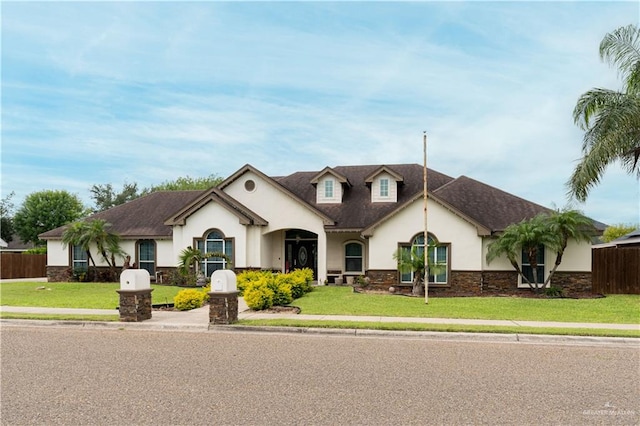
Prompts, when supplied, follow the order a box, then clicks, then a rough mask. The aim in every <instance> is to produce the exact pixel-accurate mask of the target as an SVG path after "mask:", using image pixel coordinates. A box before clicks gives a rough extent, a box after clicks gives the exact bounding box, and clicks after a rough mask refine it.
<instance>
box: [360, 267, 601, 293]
mask: <svg viewBox="0 0 640 426" xmlns="http://www.w3.org/2000/svg"><path fill="white" fill-rule="evenodd" d="M366 276H367V277H369V279H370V288H372V289H375V290H384V291H386V290H388V289H389V287H395V288H396V291H397V292H400V293H410V292H411V285H407V284H402V285H400V284H399V283H398V271H395V270H369V271H367V273H366ZM552 284H553V285H555V286H557V287H561V288H562V289H563V290H564V293H565V295H571V294H576V293H591V273H590V272H556V273H555V274H554V276H553V279H552ZM530 293H531V290H530V289H528V288H518V273H517V272H516V271H484V272H483V271H451V273H450V279H449V285H447V286H442V285H436V284H431V285H429V294H433V295H436V296H437V295H441V296H482V295H487V296H489V295H497V294H508V295H526V294H530Z"/></svg>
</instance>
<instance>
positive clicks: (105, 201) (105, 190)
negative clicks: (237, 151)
mask: <svg viewBox="0 0 640 426" xmlns="http://www.w3.org/2000/svg"><path fill="white" fill-rule="evenodd" d="M222 180H223V179H222V178H221V177H218V176H216V175H215V174H212V175H209V176H207V177H201V178H192V177H190V176H186V177H179V178H177V179H176V180H171V181H165V182H163V183H161V184H159V185H153V186H150V187H149V188H144V189H142V191H138V184H137V183H135V182H134V183H128V182H125V183H124V184H123V185H122V191H120V192H116V190H115V189H114V188H113V185H112V184H110V183H106V184H96V185H93V186H92V187H91V188H89V191H90V192H91V198H92V199H93V201H94V202H95V209H94V212H101V211H104V210H108V209H110V208H112V207H115V206H119V205H120V204H124V203H126V202H128V201H131V200H135V199H136V198H139V197H141V196H143V195H147V194H150V193H152V192H156V191H184V190H200V189H201V190H205V189H209V188H211V187H213V186H216V185H218V184H219V183H220V182H222Z"/></svg>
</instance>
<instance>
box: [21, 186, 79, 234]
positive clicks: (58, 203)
mask: <svg viewBox="0 0 640 426" xmlns="http://www.w3.org/2000/svg"><path fill="white" fill-rule="evenodd" d="M84 214H85V208H84V206H83V205H82V202H81V201H80V199H79V198H78V197H77V196H76V195H74V194H70V193H69V192H67V191H52V190H48V191H38V192H33V193H31V194H29V195H27V197H26V198H25V200H24V202H23V203H22V206H21V207H20V208H19V209H18V211H17V212H16V214H15V215H14V217H13V220H14V226H15V230H16V233H17V234H18V236H20V239H21V240H22V241H24V242H25V243H34V244H36V245H42V244H43V241H41V240H40V239H39V238H38V235H40V234H41V233H43V232H46V231H50V230H51V229H54V228H57V227H59V226H63V225H66V224H68V223H71V222H73V221H75V220H78V219H79V218H81V217H82V216H83V215H84Z"/></svg>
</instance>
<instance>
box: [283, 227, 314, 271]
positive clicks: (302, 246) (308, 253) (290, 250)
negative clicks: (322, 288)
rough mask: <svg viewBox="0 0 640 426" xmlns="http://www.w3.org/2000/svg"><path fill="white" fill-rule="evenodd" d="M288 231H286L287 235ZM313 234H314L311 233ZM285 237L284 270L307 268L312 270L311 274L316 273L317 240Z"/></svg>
mask: <svg viewBox="0 0 640 426" xmlns="http://www.w3.org/2000/svg"><path fill="white" fill-rule="evenodd" d="M290 232H292V231H288V232H287V236H289V235H290V234H289V233H290ZM313 235H314V236H315V234H313ZM305 237H306V238H300V236H299V235H297V238H287V239H286V240H285V265H284V267H285V272H290V271H295V270H296V269H303V268H309V269H311V270H312V271H313V276H314V277H316V276H317V273H318V240H317V239H315V238H313V239H312V238H309V237H308V236H306V235H305Z"/></svg>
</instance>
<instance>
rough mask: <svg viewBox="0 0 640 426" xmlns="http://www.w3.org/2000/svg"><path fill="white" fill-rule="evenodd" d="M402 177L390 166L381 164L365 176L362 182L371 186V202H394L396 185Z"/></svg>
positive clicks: (396, 191) (396, 190) (398, 184)
mask: <svg viewBox="0 0 640 426" xmlns="http://www.w3.org/2000/svg"><path fill="white" fill-rule="evenodd" d="M403 182H404V178H403V177H402V175H401V174H399V173H397V172H396V171H394V170H393V169H392V168H390V167H387V166H382V167H380V168H378V169H377V170H375V171H374V172H373V173H371V174H370V175H369V176H367V177H366V178H365V180H364V183H365V184H366V185H367V186H368V187H369V188H371V202H372V203H395V202H397V201H398V187H399V186H400V185H402V183H403Z"/></svg>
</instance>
